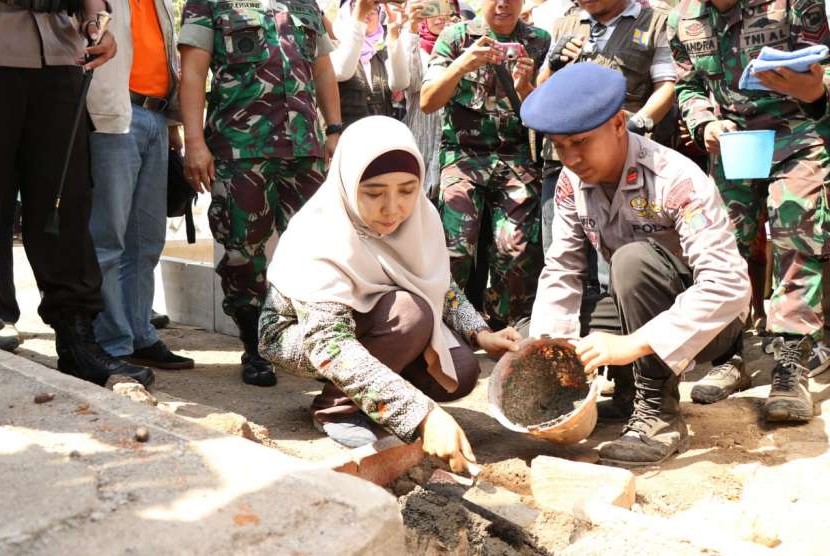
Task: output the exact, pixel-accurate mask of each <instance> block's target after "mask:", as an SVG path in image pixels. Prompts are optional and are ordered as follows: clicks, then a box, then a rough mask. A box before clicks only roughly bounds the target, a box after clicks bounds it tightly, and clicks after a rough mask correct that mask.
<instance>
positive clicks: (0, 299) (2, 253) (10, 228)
mask: <svg viewBox="0 0 830 556" xmlns="http://www.w3.org/2000/svg"><path fill="white" fill-rule="evenodd" d="M13 185H14V187H12V188H11V189H10V190H9V191H6V188H5V187H3V188H0V320H2V321H4V322H17V321H18V319H19V318H20V307H18V305H17V298H16V297H15V291H14V266H13V264H12V263H13V255H12V242H13V240H14V213H15V208H16V203H17V181H16V180H15V181H14V182H13Z"/></svg>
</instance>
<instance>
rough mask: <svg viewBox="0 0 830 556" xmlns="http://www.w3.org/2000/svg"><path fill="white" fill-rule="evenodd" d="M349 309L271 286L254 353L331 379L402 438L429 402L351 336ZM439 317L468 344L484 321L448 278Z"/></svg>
mask: <svg viewBox="0 0 830 556" xmlns="http://www.w3.org/2000/svg"><path fill="white" fill-rule="evenodd" d="M352 312H353V310H352V308H351V307H349V306H348V305H344V304H342V303H329V302H326V303H306V302H302V301H295V300H291V299H287V298H285V297H283V296H282V295H281V294H280V292H279V291H277V289H276V288H275V287H274V286H273V285H271V286H270V287H269V289H268V296H267V299H266V302H265V306H264V307H263V310H262V316H261V317H260V321H259V328H260V341H259V342H260V343H259V351H260V354H261V355H262V356H263V357H264V358H266V359H268V360H269V361H271V362H272V363H273V364H274V365H276V366H278V367H279V368H281V369H282V370H284V371H286V372H289V373H291V374H295V375H298V376H305V377H311V378H324V379H326V380H329V381H331V382H332V383H334V385H335V386H337V387H338V388H340V390H342V391H343V392H344V393H345V394H346V395H347V396H348V397H349V398H351V399H352V400H353V401H354V402H355V403H356V404H357V405H358V406H359V407H360V409H361V410H362V411H363V412H364V413H365V414H366V415H368V416H369V417H370V418H372V420H374V421H375V422H377V423H378V424H379V425H381V426H383V427H384V428H386V429H388V430H390V431H392V432H393V433H394V434H395V435H397V436H398V437H399V438H401V439H402V440H404V441H406V442H411V441H413V440H414V439H415V438H416V437H417V436H418V425H419V424H420V423H421V421H423V420H424V417H426V415H427V413H429V411H430V410H431V409H432V408H433V407H434V405H435V402H433V401H432V400H431V399H429V398H428V397H427V396H426V395H425V394H424V393H422V392H421V391H420V390H418V389H417V388H415V387H414V386H412V384H410V383H409V382H407V381H406V380H405V379H403V378H401V377H400V376H399V375H398V374H397V373H395V372H393V371H392V370H391V369H389V368H388V367H387V366H385V365H384V364H383V363H381V362H380V361H378V360H377V359H375V358H374V357H373V356H372V354H370V353H369V351H368V350H367V349H366V348H365V347H364V346H363V344H361V343H360V341H358V339H357V336H356V335H355V321H354V317H353V314H352ZM443 318H444V322H445V323H446V324H447V325H448V326H449V327H450V328H452V329H453V330H455V331H456V332H458V333H459V334H460V335H461V336H463V337H464V338H465V339H467V341H468V343H470V344H473V340H474V338H475V335H476V333H477V332H479V331H480V330H483V329H486V328H487V324H486V323H485V322H484V319H483V318H482V317H481V315H479V313H478V312H477V311H476V310H475V308H474V307H473V306H472V304H470V302H469V301H467V298H466V297H465V296H464V293H463V292H462V291H461V290H460V289H459V287H458V286H457V285H456V284H455V282H452V283H451V284H450V289H449V290H447V295H446V296H445V298H444V314H443Z"/></svg>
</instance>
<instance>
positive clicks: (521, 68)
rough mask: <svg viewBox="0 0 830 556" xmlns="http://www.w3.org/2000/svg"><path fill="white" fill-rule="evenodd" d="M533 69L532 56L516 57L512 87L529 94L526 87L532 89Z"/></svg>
mask: <svg viewBox="0 0 830 556" xmlns="http://www.w3.org/2000/svg"><path fill="white" fill-rule="evenodd" d="M535 69H536V68H535V64H534V63H533V58H528V57H526V56H523V57H521V58H517V59H516V66H515V67H514V68H513V87H515V88H516V90H517V91H519V92H524V93H526V94H529V91H528V89H533V74H534V73H535Z"/></svg>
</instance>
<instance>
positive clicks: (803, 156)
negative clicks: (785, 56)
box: [668, 0, 830, 421]
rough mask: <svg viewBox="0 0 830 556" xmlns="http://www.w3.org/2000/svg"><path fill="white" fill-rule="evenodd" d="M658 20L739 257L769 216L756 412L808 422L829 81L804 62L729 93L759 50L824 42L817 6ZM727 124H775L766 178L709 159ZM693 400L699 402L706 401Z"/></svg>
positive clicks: (823, 241)
mask: <svg viewBox="0 0 830 556" xmlns="http://www.w3.org/2000/svg"><path fill="white" fill-rule="evenodd" d="M668 27H669V40H670V45H671V48H672V55H673V57H674V60H675V65H676V68H677V72H678V83H677V92H678V99H679V103H680V107H681V110H682V112H683V118H684V119H685V121H686V124H687V126H688V128H689V131H690V132H691V134H692V137H693V138H694V140H695V141H696V142H697V143H698V145H700V146H705V147H706V149H707V150H708V151H709V153H710V154H712V155H713V156H712V161H713V164H712V168H711V172H712V174H713V177H714V179H715V182H716V183H717V184H718V187H719V189H720V191H721V195H722V196H723V199H724V202H725V203H726V205H727V208H728V211H729V214H730V217H731V219H732V221H733V223H734V224H735V228H736V231H735V234H736V237H737V239H738V245H739V247H740V249H741V250H742V254H743V255H744V257H747V256H748V255H749V247H750V244H751V242H752V240H753V239H754V238H755V237H756V234H757V231H758V228H757V227H758V222H759V214H760V213H761V211H762V210H763V208H764V207H765V206H766V208H767V211H768V214H769V225H770V230H771V235H772V246H773V257H774V267H773V268H774V271H773V272H774V278H775V281H776V287H775V289H774V291H773V294H772V300H771V303H770V314H769V320H768V324H767V327H768V329H769V331H770V332H772V333H773V334H775V335H777V336H779V337H780V340H779V342H778V343H779V345H780V351H779V353H778V354H777V357H778V363H777V365H776V367H775V368H774V369H773V384H772V390H771V392H770V395H769V398H768V399H767V402H766V404H765V406H764V414H765V417H766V419H767V420H770V421H806V420H809V419H810V418H811V417H812V415H813V407H812V400H811V398H810V393H809V390H808V389H807V379H808V375H809V374H811V373H812V372H816V371H817V370H818V368H817V367H816V364H815V363H813V362H811V360H813V361H814V360H815V358H816V356H815V355H812V356H811V353H813V351H812V350H813V347H814V342H817V341H818V340H820V338H821V334H822V324H823V315H822V309H821V294H822V284H821V278H822V264H823V261H824V260H825V259H826V257H827V255H828V253H830V242H828V234H829V233H830V212H828V210H830V208H829V207H828V206H827V203H828V179H829V178H830V155H828V152H827V138H828V137H830V118H829V117H828V115H830V111H828V110H830V106H828V98H827V95H828V93H827V87H826V85H827V82H828V77H827V75H826V74H825V73H824V71H823V70H822V68H821V66H819V65H814V66H812V67H811V68H810V72H808V73H804V74H799V73H794V72H791V71H789V70H786V69H779V70H776V71H770V72H764V73H758V74H757V77H758V79H759V80H760V81H761V82H762V83H763V84H764V85H765V86H766V87H767V88H769V89H770V90H771V91H772V92H766V91H745V90H739V87H738V82H739V79H740V76H741V73H742V71H743V69H744V68H745V67H746V65H747V64H748V63H749V61H750V60H752V59H753V58H755V57H756V56H757V55H758V53H759V52H760V50H761V48H762V47H764V46H772V47H775V48H778V49H782V50H787V51H792V50H795V49H798V48H801V47H804V46H808V45H814V44H826V45H830V32H828V25H827V19H826V17H825V12H824V2H823V1H822V0H771V1H767V2H764V3H761V2H757V1H754V2H752V1H746V0H739V1H737V2H736V1H735V0H712V1H711V2H702V1H700V0H683V1H682V2H680V4H679V5H678V7H677V10H676V11H675V12H673V13H672V15H671V16H670V19H669V23H668ZM738 129H740V130H744V129H750V130H751V129H774V130H775V131H776V139H775V154H774V157H773V166H772V172H771V174H770V178H769V180H765V181H761V182H757V181H756V182H753V181H732V180H730V181H727V180H726V179H725V178H724V173H723V166H722V163H721V160H720V157H717V156H714V155H717V153H718V152H719V140H718V137H719V135H720V134H721V133H723V132H725V131H734V130H738ZM765 182H766V183H765ZM767 184H768V186H769V192H768V193H767V190H766V187H765V186H766V185H767ZM741 379H742V377H739V376H738V375H737V374H735V373H733V374H731V375H730V376H729V377H724V376H707V377H706V378H705V379H704V380H703V381H702V382H701V383H699V384H698V385H697V386H696V388H698V387H700V388H698V392H699V393H705V391H704V390H710V391H712V392H714V391H717V390H718V389H722V390H731V389H733V388H734V384H735V381H738V380H741ZM703 387H705V388H703ZM695 398H697V399H696V401H703V402H705V401H707V400H706V399H705V398H706V396H703V397H701V396H699V395H693V399H695ZM716 399H719V397H716ZM708 401H715V400H714V399H710V400H708Z"/></svg>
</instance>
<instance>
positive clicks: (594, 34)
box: [582, 21, 608, 55]
mask: <svg viewBox="0 0 830 556" xmlns="http://www.w3.org/2000/svg"><path fill="white" fill-rule="evenodd" d="M606 31H608V27H606V26H605V25H603V24H602V23H600V22H598V21H597V22H596V23H593V24H592V25H591V30H590V32H589V33H588V42H587V43H585V46H583V47H582V51H583V52H585V54H588V55H591V54H594V53H596V51H597V39H599V38H600V37H602V36H604V35H605V32H606Z"/></svg>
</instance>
